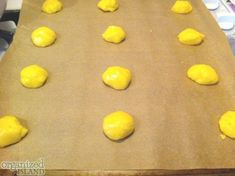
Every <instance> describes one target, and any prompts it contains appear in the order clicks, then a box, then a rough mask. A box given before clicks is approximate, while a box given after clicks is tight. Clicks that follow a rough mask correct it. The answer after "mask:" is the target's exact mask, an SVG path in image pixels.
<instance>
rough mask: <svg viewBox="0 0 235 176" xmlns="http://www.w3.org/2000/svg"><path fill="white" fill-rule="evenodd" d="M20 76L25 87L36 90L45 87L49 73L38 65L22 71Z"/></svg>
mask: <svg viewBox="0 0 235 176" xmlns="http://www.w3.org/2000/svg"><path fill="white" fill-rule="evenodd" d="M20 76H21V80H20V81H21V83H22V84H23V85H24V86H25V87H27V88H32V89H34V88H39V87H41V86H43V84H44V83H45V82H46V80H47V77H48V73H47V71H46V70H45V69H44V68H42V67H40V66H38V65H30V66H27V67H25V68H24V69H23V70H22V71H21V73H20Z"/></svg>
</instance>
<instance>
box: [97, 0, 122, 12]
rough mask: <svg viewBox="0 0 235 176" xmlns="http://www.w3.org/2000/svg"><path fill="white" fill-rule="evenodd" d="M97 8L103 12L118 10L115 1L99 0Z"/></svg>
mask: <svg viewBox="0 0 235 176" xmlns="http://www.w3.org/2000/svg"><path fill="white" fill-rule="evenodd" d="M97 6H98V8H100V9H101V10H103V11H105V12H113V11H115V10H117V9H118V1H117V0H100V1H99V3H98V4H97Z"/></svg>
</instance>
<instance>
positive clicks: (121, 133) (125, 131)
mask: <svg viewBox="0 0 235 176" xmlns="http://www.w3.org/2000/svg"><path fill="white" fill-rule="evenodd" d="M134 129H135V124H134V119H133V117H132V116H131V115H129V114H128V113H126V112H123V111H117V112H113V113H111V114H109V115H107V116H105V117H104V120H103V131H104V134H105V135H106V136H107V137H108V138H110V139H112V140H120V139H124V138H126V137H127V136H129V135H130V134H132V133H133V132H134Z"/></svg>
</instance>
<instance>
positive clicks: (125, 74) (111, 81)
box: [102, 66, 131, 90]
mask: <svg viewBox="0 0 235 176" xmlns="http://www.w3.org/2000/svg"><path fill="white" fill-rule="evenodd" d="M102 79H103V82H104V83H105V84H106V85H108V86H110V87H112V88H114V89H117V90H124V89H126V88H127V87H128V86H129V84H130V82H131V72H130V71H129V70H128V69H126V68H123V67H119V66H112V67H108V68H107V69H106V71H105V72H104V73H103V75H102Z"/></svg>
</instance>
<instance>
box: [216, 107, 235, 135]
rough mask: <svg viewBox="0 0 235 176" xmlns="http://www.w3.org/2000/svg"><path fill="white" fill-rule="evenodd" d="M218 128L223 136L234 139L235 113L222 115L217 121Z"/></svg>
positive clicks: (229, 112)
mask: <svg viewBox="0 0 235 176" xmlns="http://www.w3.org/2000/svg"><path fill="white" fill-rule="evenodd" d="M219 127H220V130H221V131H222V132H223V134H225V135H226V136H228V137H230V138H233V139H235V111H228V112H226V113H224V114H223V115H222V116H221V118H220V120H219Z"/></svg>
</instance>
